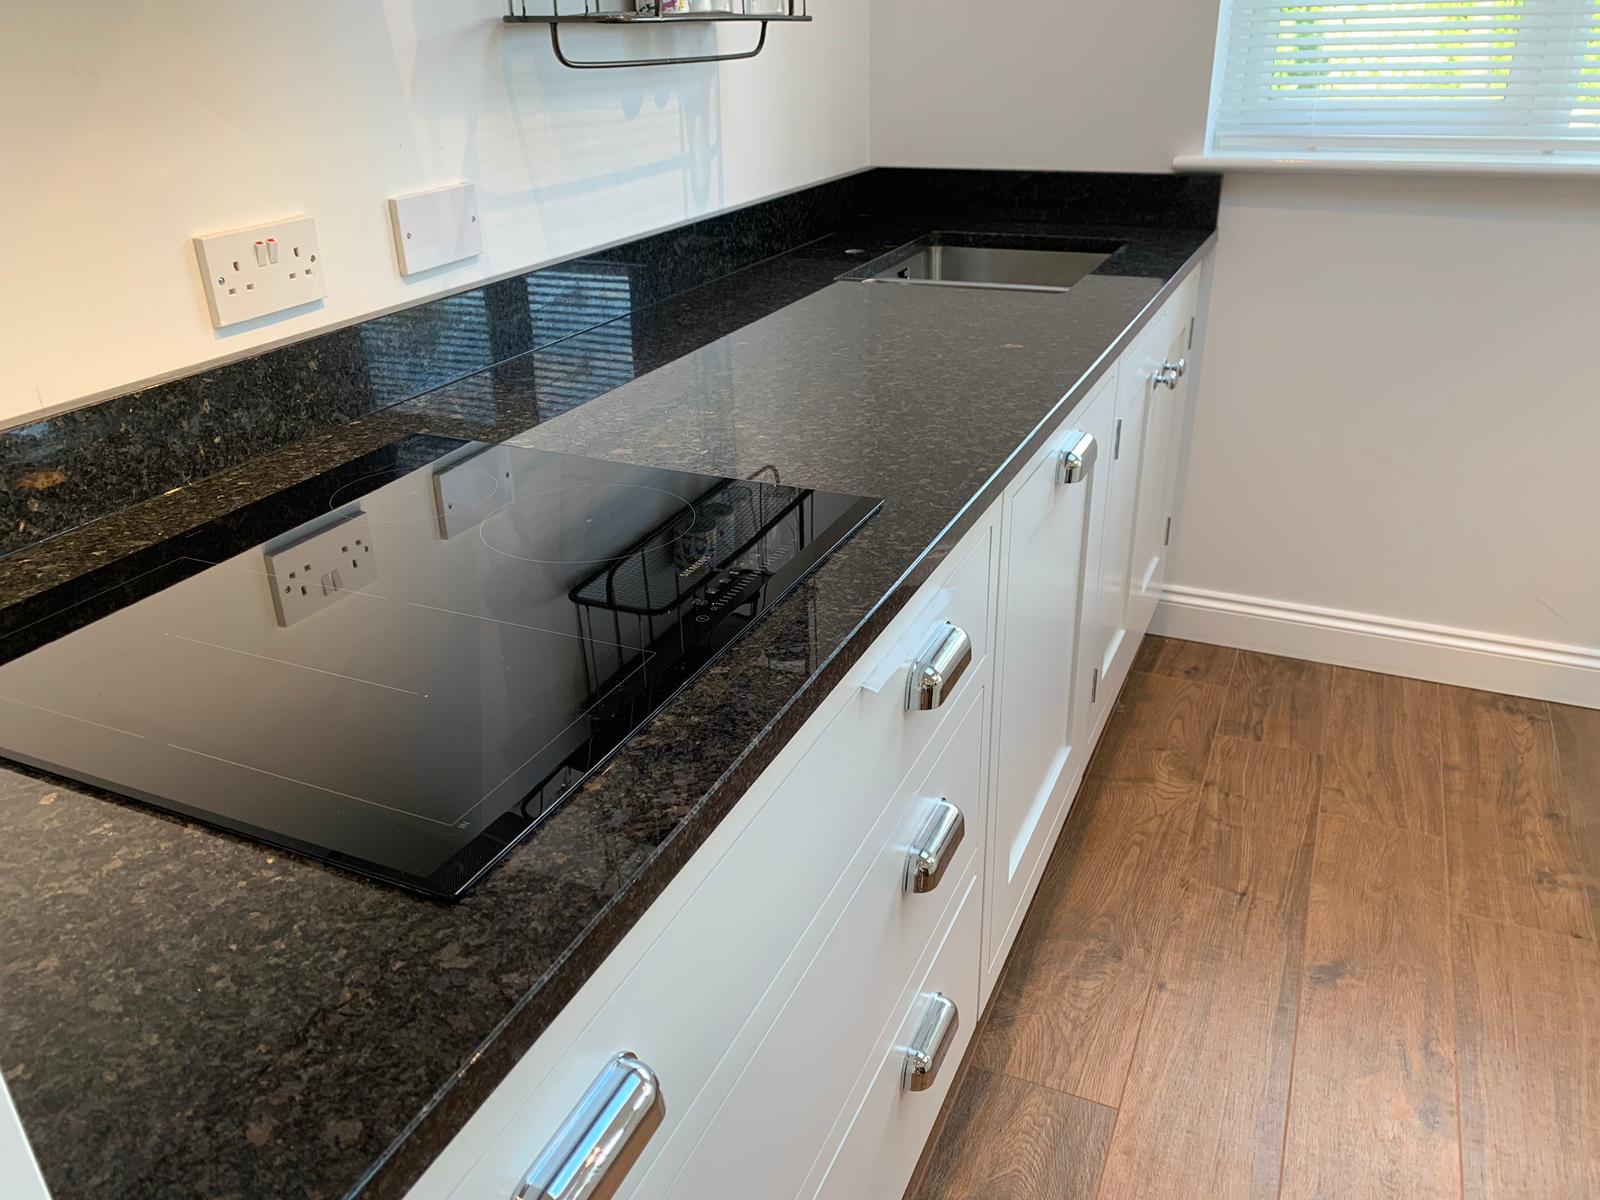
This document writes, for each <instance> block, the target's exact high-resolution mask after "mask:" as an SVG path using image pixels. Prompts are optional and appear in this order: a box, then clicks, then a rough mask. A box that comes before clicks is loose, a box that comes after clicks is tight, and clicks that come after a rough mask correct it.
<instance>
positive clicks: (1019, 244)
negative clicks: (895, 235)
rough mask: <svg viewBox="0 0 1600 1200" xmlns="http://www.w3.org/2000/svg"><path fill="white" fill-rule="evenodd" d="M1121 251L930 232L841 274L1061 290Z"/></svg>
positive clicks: (1076, 242) (1109, 245)
mask: <svg viewBox="0 0 1600 1200" xmlns="http://www.w3.org/2000/svg"><path fill="white" fill-rule="evenodd" d="M1121 248H1122V245H1121V243H1118V242H1104V241H1095V240H1092V239H1081V238H1059V237H1045V236H1039V235H1004V234H962V233H942V232H940V233H932V234H929V235H928V236H927V237H925V238H922V239H919V240H918V241H915V242H911V243H909V244H907V245H905V246H901V247H900V248H899V249H897V250H893V251H891V252H890V253H888V254H886V255H884V256H882V257H881V258H879V259H876V260H874V261H873V262H870V263H868V264H866V265H865V266H864V267H861V268H859V269H857V270H855V271H851V272H850V273H849V274H847V275H845V276H844V277H843V278H845V279H854V280H859V281H860V282H863V283H898V284H918V285H932V286H942V287H966V288H996V289H1001V290H1006V291H1025V292H1065V291H1068V290H1069V289H1070V288H1072V287H1073V285H1075V284H1076V283H1078V282H1079V281H1080V280H1082V279H1083V278H1084V277H1085V276H1087V275H1091V274H1093V273H1094V272H1095V271H1096V270H1098V269H1099V267H1100V266H1101V265H1102V264H1104V263H1105V262H1106V260H1107V259H1109V258H1110V257H1111V256H1112V255H1113V254H1115V253H1116V252H1117V251H1118V250H1120V249H1121Z"/></svg>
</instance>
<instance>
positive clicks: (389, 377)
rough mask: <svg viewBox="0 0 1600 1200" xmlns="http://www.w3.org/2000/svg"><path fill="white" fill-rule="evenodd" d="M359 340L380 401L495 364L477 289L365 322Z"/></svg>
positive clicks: (388, 401) (397, 399)
mask: <svg viewBox="0 0 1600 1200" xmlns="http://www.w3.org/2000/svg"><path fill="white" fill-rule="evenodd" d="M361 343H362V348H363V349H364V350H365V351H366V355H367V370H368V372H369V375H370V377H371V379H372V387H373V390H374V392H375V393H376V394H377V397H378V403H379V404H380V405H383V404H398V403H399V402H400V401H402V400H409V399H410V398H411V397H412V396H419V395H421V394H422V393H423V392H426V391H428V390H430V389H432V388H436V387H439V386H440V385H441V384H445V383H449V382H450V381H451V380H452V379H460V378H461V377H462V376H463V375H470V374H472V373H473V372H474V371H481V370H483V369H484V368H485V367H488V366H490V365H491V364H492V363H493V362H494V357H493V354H492V352H491V350H490V344H489V324H488V314H487V311H486V306H485V304H484V295H483V292H482V291H481V290H477V291H471V292H463V293H462V294H461V295H459V296H447V297H445V298H444V299H442V300H435V301H433V302H431V303H429V304H424V305H420V306H419V307H417V308H412V309H406V310H404V311H403V312H398V313H394V314H393V315H391V316H388V317H383V318H380V319H379V320H376V321H368V322H367V323H366V324H365V325H362V326H361Z"/></svg>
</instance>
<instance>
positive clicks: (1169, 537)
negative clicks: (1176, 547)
mask: <svg viewBox="0 0 1600 1200" xmlns="http://www.w3.org/2000/svg"><path fill="white" fill-rule="evenodd" d="M1161 544H1162V545H1163V546H1170V545H1172V518H1171V517H1168V518H1167V533H1166V536H1165V537H1164V538H1162V539H1161Z"/></svg>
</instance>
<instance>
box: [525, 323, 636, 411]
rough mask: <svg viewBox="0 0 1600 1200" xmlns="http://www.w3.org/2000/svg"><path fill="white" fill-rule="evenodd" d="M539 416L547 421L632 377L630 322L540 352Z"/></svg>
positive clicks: (601, 328) (614, 324)
mask: <svg viewBox="0 0 1600 1200" xmlns="http://www.w3.org/2000/svg"><path fill="white" fill-rule="evenodd" d="M534 374H535V377H536V378H537V379H538V381H539V418H540V420H546V421H547V420H549V419H550V418H551V417H553V416H556V415H557V414H559V413H564V412H567V411H568V410H569V409H574V408H577V407H578V405H580V404H582V403H584V402H585V401H587V400H593V399H594V398H595V397H596V396H600V395H604V394H605V393H606V392H609V391H611V390H612V389H613V388H619V387H621V386H622V385H623V384H625V383H630V382H632V380H633V322H632V321H631V320H630V319H628V318H623V319H622V320H618V321H613V322H611V323H610V324H609V325H602V326H600V328H598V329H591V330H590V331H589V332H588V333H584V334H581V335H579V336H578V337H574V338H568V339H567V340H566V341H564V342H557V343H556V344H555V345H553V346H547V347H545V349H543V350H541V351H539V354H538V358H537V363H536V368H535V372H534Z"/></svg>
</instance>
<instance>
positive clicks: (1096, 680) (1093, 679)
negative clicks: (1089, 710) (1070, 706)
mask: <svg viewBox="0 0 1600 1200" xmlns="http://www.w3.org/2000/svg"><path fill="white" fill-rule="evenodd" d="M1089 703H1090V704H1098V703H1100V668H1099V667H1096V668H1095V669H1094V674H1093V675H1091V676H1090V677H1089Z"/></svg>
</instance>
